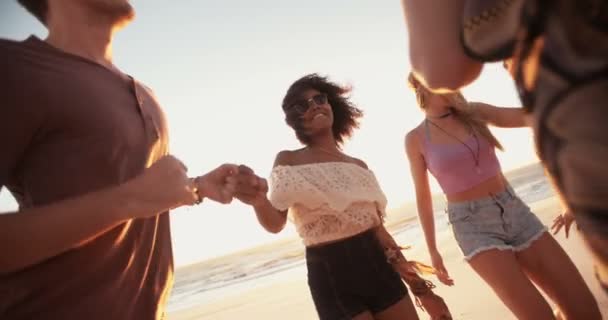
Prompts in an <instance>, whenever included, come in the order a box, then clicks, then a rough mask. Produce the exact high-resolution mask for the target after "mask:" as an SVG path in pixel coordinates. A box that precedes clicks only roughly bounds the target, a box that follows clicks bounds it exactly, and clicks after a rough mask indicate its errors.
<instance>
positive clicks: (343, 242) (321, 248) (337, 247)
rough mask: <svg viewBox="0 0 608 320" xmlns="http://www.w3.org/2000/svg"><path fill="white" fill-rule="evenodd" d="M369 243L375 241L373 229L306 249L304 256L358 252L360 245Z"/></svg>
mask: <svg viewBox="0 0 608 320" xmlns="http://www.w3.org/2000/svg"><path fill="white" fill-rule="evenodd" d="M369 241H376V235H375V233H374V229H373V228H370V229H367V230H366V231H363V232H361V233H359V234H356V235H354V236H352V237H348V238H344V239H340V240H338V241H334V242H331V243H327V244H321V245H317V246H312V247H306V255H307V256H309V255H331V254H334V253H336V254H337V253H338V252H342V251H344V250H345V249H346V250H348V249H351V248H352V249H355V250H360V249H359V248H360V244H361V243H368V242H369Z"/></svg>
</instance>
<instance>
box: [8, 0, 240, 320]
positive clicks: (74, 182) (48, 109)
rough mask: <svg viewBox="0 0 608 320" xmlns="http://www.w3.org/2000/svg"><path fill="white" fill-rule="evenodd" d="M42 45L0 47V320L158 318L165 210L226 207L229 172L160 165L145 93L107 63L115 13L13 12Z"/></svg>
mask: <svg viewBox="0 0 608 320" xmlns="http://www.w3.org/2000/svg"><path fill="white" fill-rule="evenodd" d="M19 2H21V3H22V4H23V5H24V6H25V7H26V8H27V9H28V10H29V11H30V12H32V13H33V14H34V15H35V16H36V17H37V18H38V19H40V21H42V22H43V24H44V25H45V26H46V27H47V28H48V30H49V35H48V38H47V39H46V40H44V41H43V40H40V39H38V38H36V37H30V38H29V39H27V40H25V41H22V42H15V41H8V40H2V39H0V188H3V187H6V188H7V189H8V190H9V191H10V192H11V193H12V194H13V195H14V196H15V198H16V200H17V202H18V203H19V211H17V212H9V213H5V214H0V252H1V254H0V319H11V320H14V319H15V320H16V319H88V320H93V319H104V320H106V319H114V320H116V319H161V318H163V316H164V304H165V302H166V300H167V298H168V296H169V293H170V288H171V284H172V279H173V256H172V250H171V235H170V231H169V216H168V213H167V212H168V210H170V209H173V208H176V207H179V206H182V205H192V204H194V203H197V202H200V201H201V200H202V199H203V198H204V197H207V198H210V199H213V200H215V201H219V202H222V203H227V202H230V201H231V199H232V196H233V192H234V188H235V183H236V182H235V181H236V179H237V177H236V176H235V174H236V173H237V168H236V167H235V166H234V165H229V164H227V165H222V166H220V167H219V168H217V169H215V170H213V171H211V172H209V173H207V174H205V175H203V176H200V177H197V178H195V179H191V178H189V177H188V176H187V175H186V168H185V167H184V165H183V164H182V163H181V162H180V161H179V160H177V159H176V158H174V157H173V156H170V155H168V150H167V126H166V122H165V119H164V116H163V114H162V111H161V108H160V106H159V105H158V104H157V102H156V100H155V98H154V96H153V95H152V93H151V92H150V90H149V89H148V88H146V87H145V86H143V85H142V84H141V83H139V82H138V81H137V80H135V79H134V78H133V77H130V76H127V75H125V74H124V73H122V72H121V71H120V70H118V69H117V68H116V67H115V66H114V65H113V64H112V54H111V45H112V37H113V34H114V32H115V31H116V30H117V29H119V27H121V26H123V25H125V24H126V23H127V22H129V21H130V20H131V19H132V17H133V16H134V15H133V9H132V8H131V6H130V5H129V3H128V1H127V0H114V1H103V0H80V1H63V0H20V1H19Z"/></svg>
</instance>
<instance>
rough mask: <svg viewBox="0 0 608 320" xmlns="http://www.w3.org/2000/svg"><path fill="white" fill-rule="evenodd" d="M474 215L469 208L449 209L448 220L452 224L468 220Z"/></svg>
mask: <svg viewBox="0 0 608 320" xmlns="http://www.w3.org/2000/svg"><path fill="white" fill-rule="evenodd" d="M472 216H473V211H471V210H470V209H468V208H458V209H448V221H449V222H450V223H451V224H454V223H458V222H465V221H468V220H470V219H471V217H472Z"/></svg>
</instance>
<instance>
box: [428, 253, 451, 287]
mask: <svg viewBox="0 0 608 320" xmlns="http://www.w3.org/2000/svg"><path fill="white" fill-rule="evenodd" d="M431 263H432V265H433V268H435V270H436V276H437V279H439V281H441V283H443V284H445V285H447V286H452V285H454V280H453V279H452V278H451V277H450V275H449V274H448V270H447V269H446V268H445V266H444V265H443V258H442V257H441V254H439V252H432V253H431Z"/></svg>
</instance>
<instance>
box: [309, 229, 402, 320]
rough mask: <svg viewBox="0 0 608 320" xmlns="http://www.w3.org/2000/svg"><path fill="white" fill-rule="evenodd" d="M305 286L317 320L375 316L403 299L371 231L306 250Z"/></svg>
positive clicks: (398, 280)
mask: <svg viewBox="0 0 608 320" xmlns="http://www.w3.org/2000/svg"><path fill="white" fill-rule="evenodd" d="M306 266H307V267H308V286H309V288H310V292H311V294H312V299H313V301H314V304H315V308H316V309H317V314H318V315H319V319H320V320H348V319H352V318H353V317H354V316H356V315H358V314H360V313H362V312H365V311H369V312H371V313H372V314H375V313H378V312H380V311H383V310H385V309H386V308H388V307H390V306H392V305H393V304H395V303H397V302H399V301H400V300H401V299H403V298H404V297H406V296H407V288H406V287H405V285H404V284H403V282H402V280H401V277H400V276H399V274H398V273H397V272H396V271H394V270H393V268H392V266H391V265H390V264H389V263H388V262H387V261H386V256H385V255H384V250H383V249H382V247H381V246H380V243H379V242H378V240H377V238H376V236H375V234H374V232H373V231H372V230H368V231H365V232H363V233H360V234H358V235H355V236H353V237H349V238H346V239H343V240H339V241H337V242H332V243H329V244H325V245H320V246H315V247H309V248H306Z"/></svg>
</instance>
